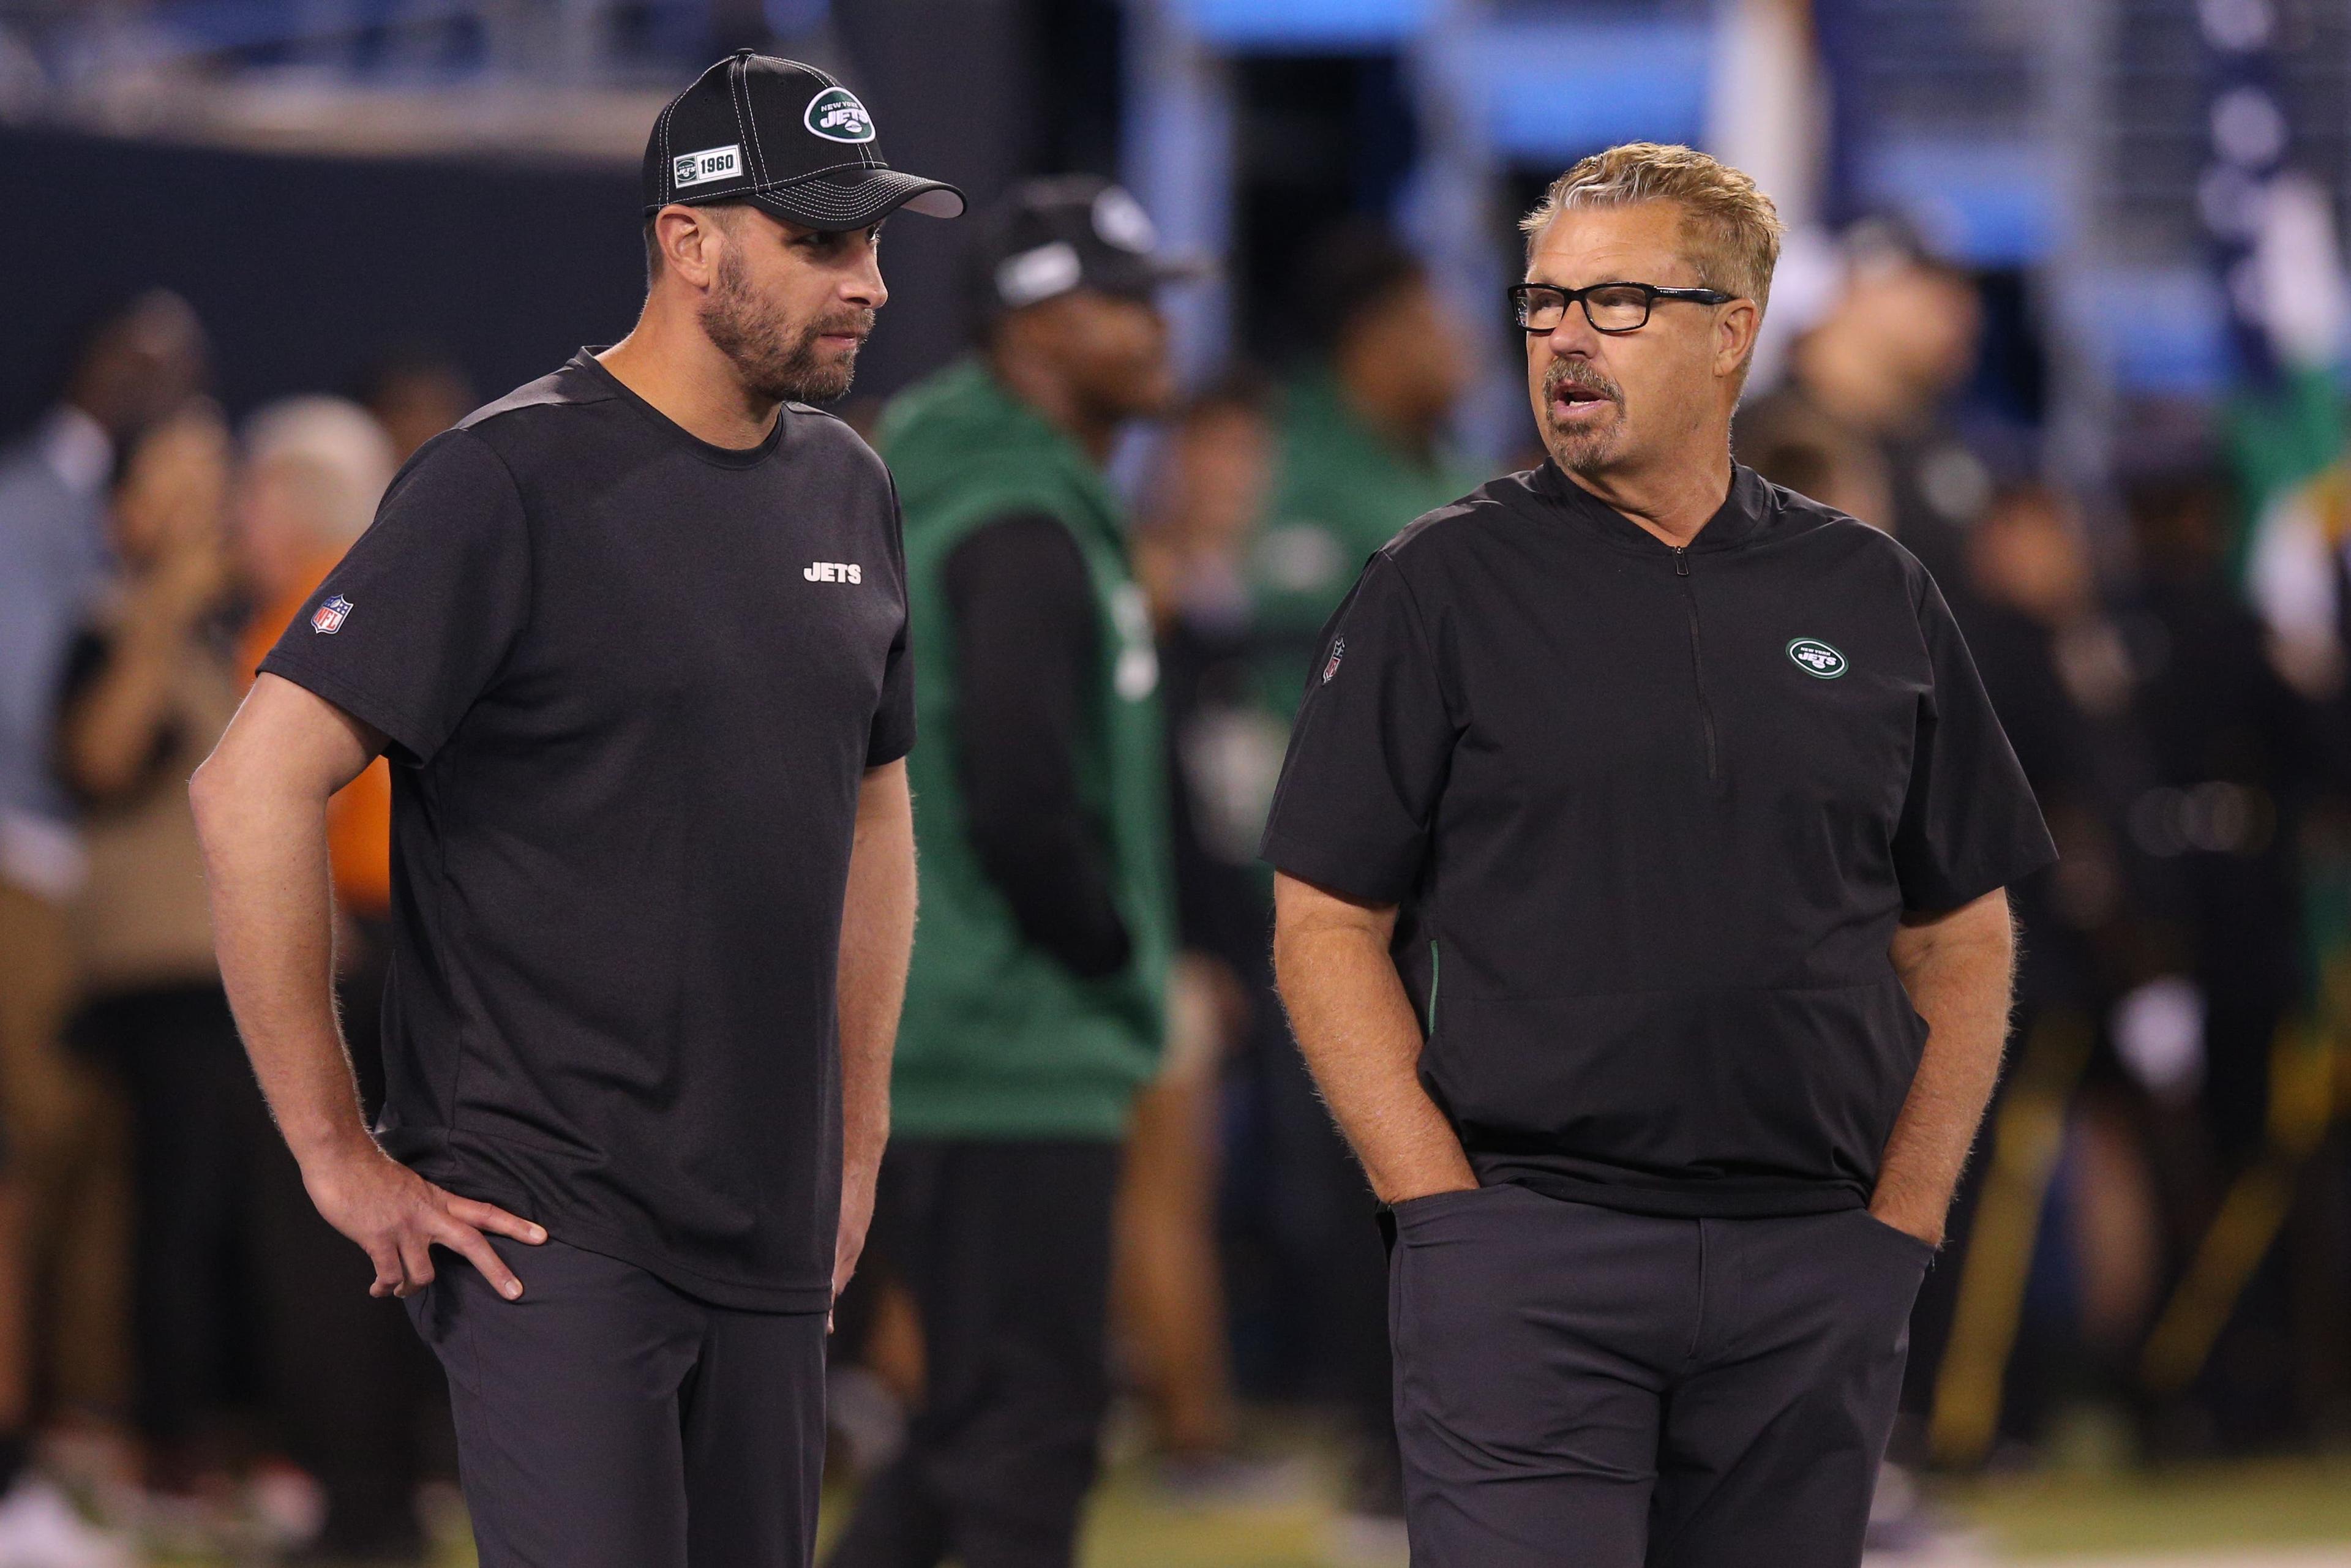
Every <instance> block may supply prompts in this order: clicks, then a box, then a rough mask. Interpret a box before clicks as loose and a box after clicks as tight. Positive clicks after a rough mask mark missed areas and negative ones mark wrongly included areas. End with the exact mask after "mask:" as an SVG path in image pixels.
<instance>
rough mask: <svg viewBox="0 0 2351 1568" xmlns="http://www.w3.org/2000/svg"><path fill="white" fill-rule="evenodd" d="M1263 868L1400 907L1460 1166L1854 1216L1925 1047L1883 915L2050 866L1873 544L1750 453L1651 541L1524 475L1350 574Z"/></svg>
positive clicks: (1925, 604)
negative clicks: (1699, 523) (1357, 574)
mask: <svg viewBox="0 0 2351 1568" xmlns="http://www.w3.org/2000/svg"><path fill="white" fill-rule="evenodd" d="M1263 853H1264V855H1265V858H1266V859H1268V860H1270V862H1273V863H1274V864H1275V865H1276V866H1278V867H1280V869H1281V870H1283V871H1285V872H1288V873H1290V874H1291V875H1293V876H1296V877H1299V878H1301V880H1303V881H1306V882H1310V883H1315V884H1316V885H1318V886H1322V887H1325V888H1329V889H1332V890H1333V891H1335V892H1337V893H1340V894H1346V895H1349V896H1352V897H1354V898H1357V899H1361V900H1363V901H1365V902H1369V903H1376V904H1399V905H1401V906H1402V908H1401V912H1400V915H1399V918H1398V921H1397V925H1396V940H1395V956H1396V961H1397V966H1398V968H1399V970H1400V971H1401V972H1402V974H1403V976H1404V978H1405V986H1406V988H1407V990H1408V991H1409V992H1410V993H1411V995H1412V996H1413V998H1414V999H1415V1002H1416V1007H1417V1008H1418V1009H1420V1010H1421V1013H1422V1016H1423V1018H1424V1019H1425V1020H1426V1028H1427V1040H1426V1047H1425V1049H1424V1051H1423V1052H1422V1056H1421V1075H1422V1080H1423V1082H1424V1083H1426V1086H1427V1087H1428V1089H1429V1092H1430V1093H1431V1095H1432V1096H1433V1097H1434V1098H1435V1099H1436V1100H1437V1103H1438V1104H1439V1105H1440V1106H1442V1107H1443V1108H1444V1109H1445V1111H1446V1112H1447V1114H1448V1116H1449V1117H1450V1118H1451V1119H1452V1121H1453V1124H1454V1125H1455V1127H1456V1129H1457V1130H1458V1132H1459V1133H1460V1134H1461V1138H1462V1143H1463V1145H1464V1147H1465V1148H1466V1149H1467V1151H1468V1154H1469V1155H1470V1158H1471V1161H1472V1163H1473V1165H1475V1166H1476V1167H1477V1168H1478V1170H1479V1174H1480V1176H1481V1177H1482V1178H1483V1179H1485V1180H1488V1181H1493V1180H1518V1181H1523V1182H1525V1183H1527V1184H1528V1185H1530V1186H1537V1187H1540V1188H1542V1189H1543V1190H1547V1191H1553V1192H1556V1193H1559V1194H1560V1195H1562V1196H1566V1197H1575V1198H1579V1199H1582V1200H1583V1201H1588V1202H1595V1203H1602V1204H1607V1205H1611V1206H1614V1207H1622V1208H1628V1209H1635V1210H1639V1211H1642V1212H1648V1213H1656V1214H1688V1215H1717V1216H1724V1217H1729V1216H1737V1215H1752V1214H1786V1213H1803V1212H1808V1211H1816V1210H1824V1209H1829V1208H1835V1207H1850V1206H1853V1205H1857V1204H1861V1203H1865V1202H1866V1201H1867V1200H1868V1197H1869V1194H1870V1191H1871V1189H1872V1188H1873V1187H1874V1186H1875V1185H1876V1175H1877V1167H1878V1160H1879V1157H1880V1155H1881V1154H1882V1152H1883V1150H1884V1147H1885V1144H1886V1138H1887V1136H1888V1135H1889V1134H1891V1132H1892V1130H1893V1125H1894V1120H1895V1117H1896V1113H1898V1112H1899V1111H1900V1109H1901V1105H1902V1101H1903V1098H1904V1096H1905V1095H1906V1094H1907V1092H1908V1090H1909V1086H1910V1082H1911V1079H1912V1078H1913V1076H1914V1075H1915V1073H1916V1071H1917V1062H1918V1055H1919V1051H1920V1048H1921V1047H1922V1045H1923V1044H1924V1040H1925V1027H1924V1025H1923V1023H1922V1022H1921V1020H1920V1019H1919V1018H1918V1016H1917V1013H1916V1011H1914V1010H1913V1009H1912V1008H1911V1006H1910V1003H1909V998H1908V997H1907V993H1906V992H1905V991H1904V990H1903V988H1902V986H1901V983H1900V981H1899V980H1898V979H1897V978H1896V976H1895V974H1894V970H1893V966H1892V962H1891V959H1890V957H1889V955H1888V947H1889V944H1890V941H1891V939H1892V936H1893V934H1894V929H1895V926H1896V923H1897V922H1898V921H1899V920H1900V919H1901V917H1902V916H1903V915H1905V914H1906V913H1919V912H1939V911H1945V910H1949V909H1954V908H1957V907H1958V906H1959V905H1961V904H1966V903H1969V902H1970V901H1971V900H1973V899H1975V898H1977V897H1979V896H1980V895H1982V894H1986V893H1989V892H1991V891H1992V890H1993V889H1995V888H1999V887H2001V886H2004V885H2006V884H2008V883H2011V882H2014V881H2016V880H2017V879H2019V878H2021V877H2023V876H2026V875H2028V874H2030V873H2033V872H2035V871H2038V870H2040V869H2041V868H2042V867H2043V866H2044V865H2046V864H2048V863H2049V862H2050V861H2052V860H2053V858H2054V856H2055V851H2054V849H2053V847H2052V845H2051V843H2050V841H2049V836H2048V833H2047V831H2045V830H2044V828H2043V825H2042V821H2041V816H2040V812H2039V810H2037V808H2036V807H2035V805H2034V802H2033V800H2032V793H2031V791H2030V790H2029V789H2028V788H2027V787H2026V785H2025V782H2024V779H2023V775H2022V772H2021V770H2020V769H2019V768H2018V767H2017V765H2016V759H2015V757H2014V755H2013V754H2012V753H2011V750H2010V749H2009V746H2008V742H2007V739H2006V737H2004V736H2003V735H2002V734H2001V728H2000V724H1999V721H1998V720H1997V719H1996V718H1995V717H1994V716H1993V714H1992V711H1991V704H1990V702H1989V701H1988V699H1987V698H1986V697H1985V695H1984V690H1983V686H1982V684H1981V682H1980V681H1979V680H1978V678H1977V675H1976V671H1975V666H1974V664H1973V663H1972V662H1971V661H1970V658H1969V656H1968V652H1967V648H1966V645H1965V644H1964V643H1962V641H1961V640H1960V636H1959V629H1958V628H1957V626H1956V625H1954V624H1953V622H1952V620H1951V615H1950V612H1949V609H1948V608H1947V607H1946V606H1945V605H1944V602H1943V599H1942V595H1941V593H1940V592H1939V591H1938V590H1937V589H1936V587H1935V584H1934V582H1933V581H1932V580H1931V579H1930V578H1929V577H1928V574H1927V572H1926V570H1924V569H1923V568H1922V567H1920V566H1919V564H1918V563H1917V560H1916V559H1913V558H1912V557H1911V556H1910V555H1909V554H1908V553H1907V551H1905V550H1904V549H1902V548H1901V547H1900V546H1899V545H1898V544H1896V542H1895V541H1894V540H1892V539H1890V538H1887V537H1886V536H1885V535H1884V534H1881V533H1879V532H1877V531H1876V530H1875V529H1873V528H1867V527H1865V526H1864V525H1863V524H1860V523H1857V522H1855V521H1854V520H1853V519H1851V518H1849V517H1843V516H1841V515H1839V514H1837V513H1835V512H1833V511H1831V510H1829V509H1828V508H1826V507H1821V506H1818V505H1816V504H1815V503H1813V502H1811V501H1808V500H1806V499H1805V498H1803V497H1801V496H1797V495H1794V494H1792V493H1791V492H1789V491H1786V490H1782V489H1780V488H1777V487H1776V486H1771V485H1770V484H1768V483H1766V482H1765V481H1764V480H1763V479H1761V477H1760V476H1757V475H1755V474H1754V473H1753V472H1752V471H1751V470H1748V469H1744V468H1741V469H1739V470H1737V471H1736V472H1735V474H1734V476H1733V479H1732V484H1731V487H1730V491H1729V497H1728V498H1727V499H1726V501H1725V503H1724V505H1723V507H1722V508H1721V510H1720V511H1719V512H1718V513H1717V514H1716V516H1715V517H1713V518H1712V519H1711V520H1710V521H1709V522H1708V525H1707V527H1706V528H1704V529H1703V530H1701V532H1700V533H1699V534H1698V538H1696V540H1695V541H1694V542H1692V543H1691V544H1690V545H1689V546H1688V547H1687V549H1679V550H1677V549H1672V548H1670V547H1668V546H1667V545H1666V544H1664V543H1663V542H1662V541H1660V540H1658V539H1657V538H1655V537H1654V536H1652V535H1650V534H1648V533H1646V532H1645V531H1644V530H1642V529H1641V528H1638V527H1636V526H1635V524H1633V523H1632V522H1631V521H1629V520H1628V519H1626V518H1625V517H1623V516H1621V515H1619V514H1618V513H1616V512H1614V510H1612V509H1611V508H1609V507H1606V506H1604V505H1603V504H1602V503H1601V502H1600V501H1598V500H1597V499H1596V498H1594V497H1592V496H1591V495H1589V494H1588V493H1587V492H1585V491H1583V489H1581V488H1579V487H1578V486H1575V485H1574V484H1573V482H1572V481H1570V480H1568V479H1567V478H1566V477H1565V476H1563V475H1562V474H1560V473H1559V471H1558V470H1557V469H1556V468H1553V467H1551V466H1549V465H1545V466H1544V467H1542V468H1540V469H1535V470H1532V471H1531V472H1528V473H1524V474H1518V475H1512V476H1506V477H1504V478H1501V479H1498V480H1495V481H1494V482H1493V483H1491V484H1489V485H1487V486H1484V487H1482V488H1481V489H1479V491H1477V492H1476V493H1475V494H1473V495H1471V496H1470V497H1468V498H1467V499H1466V500H1464V501H1462V502H1461V503H1459V504H1458V505H1456V506H1454V507H1447V508H1445V509H1443V510H1441V511H1438V512H1435V513H1432V514H1430V515H1429V516H1428V517H1424V518H1423V519H1421V520H1420V521H1419V522H1417V523H1415V524H1414V525H1413V526H1412V527H1411V528H1407V529H1406V530H1405V532H1404V533H1403V534H1401V535H1399V536H1398V537H1397V538H1395V540H1394V541H1393V542H1391V543H1390V544H1389V545H1388V546H1387V547H1386V548H1385V549H1382V550H1381V551H1380V552H1379V553H1378V554H1377V555H1375V556H1374V557H1373V558H1372V559H1371V561H1370V563H1369V564H1368V565H1367V566H1366V567H1365V568H1364V573H1363V576H1362V578H1361V579H1360V580H1359V581H1358V582H1357V584H1356V587H1355V589H1354V591H1353V594H1352V595H1351V596H1350V597H1349V598H1348V600H1347V601H1346V602H1345V603H1344V604H1343V605H1342V606H1341V607H1340V609H1339V611H1338V612H1337V613H1336V614H1335V615H1334V616H1333V617H1332V621H1331V623H1330V625H1329V627H1328V628H1327V629H1326V631H1325V632H1324V637H1323V643H1322V650H1321V652H1320V653H1319V654H1318V656H1317V660H1316V664H1315V667H1314V669H1313V671H1312V673H1311V674H1310V676H1309V680H1308V690H1307V695H1306V698H1305V701H1304V703H1303V704H1302V706H1301V708H1300V711H1299V716H1298V722H1297V727H1296V730H1295V732H1294V734H1293V736H1292V737H1291V741H1290V756H1289V759H1288V762H1287V764H1286V765H1285V767H1284V769H1283V773H1282V779H1281V784H1280V789H1279V791H1278V793H1277V794H1276V797H1275V800H1274V806H1273V810H1272V814H1271V818H1270V822H1269V824H1268V826H1267V829H1266V833H1265V840H1264V845H1263Z"/></svg>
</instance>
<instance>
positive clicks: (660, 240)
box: [653, 206, 726, 288]
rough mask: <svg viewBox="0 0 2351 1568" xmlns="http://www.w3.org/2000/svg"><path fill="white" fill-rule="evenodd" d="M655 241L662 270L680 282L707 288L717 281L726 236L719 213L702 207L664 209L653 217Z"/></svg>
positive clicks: (689, 285)
mask: <svg viewBox="0 0 2351 1568" xmlns="http://www.w3.org/2000/svg"><path fill="white" fill-rule="evenodd" d="M653 241H654V243H655V244H656V245H658V246H660V247H661V253H662V270H663V271H664V272H665V273H668V274H670V275H672V276H674V277H676V278H677V279H678V281H679V282H681V283H684V284H685V285H686V286H688V287H693V288H708V287H711V286H712V285H713V284H714V283H716V281H717V280H718V256H719V252H720V251H721V249H722V248H723V247H724V246H726V228H725V225H722V224H720V223H719V222H718V215H717V214H716V213H713V212H710V211H708V210H707V209H705V208H699V207H679V206H669V207H664V208H663V209H662V210H661V211H660V212H658V213H656V214H653Z"/></svg>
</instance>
